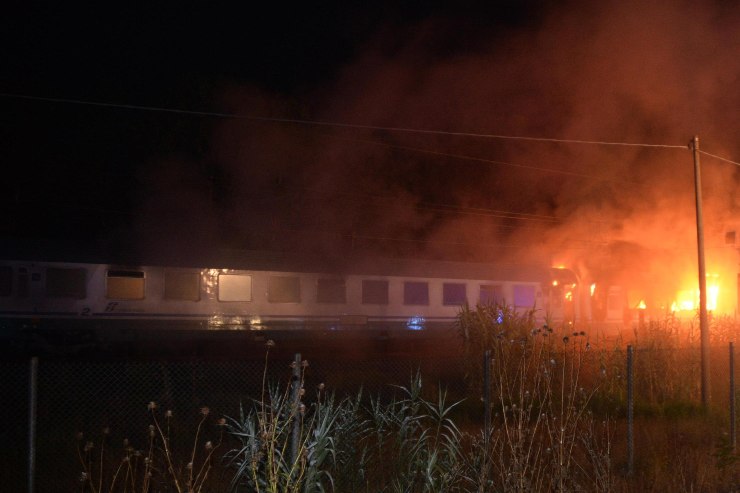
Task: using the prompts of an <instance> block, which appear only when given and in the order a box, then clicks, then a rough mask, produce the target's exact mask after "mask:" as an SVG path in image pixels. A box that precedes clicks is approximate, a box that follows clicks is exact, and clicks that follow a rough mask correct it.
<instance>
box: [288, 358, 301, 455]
mask: <svg viewBox="0 0 740 493" xmlns="http://www.w3.org/2000/svg"><path fill="white" fill-rule="evenodd" d="M292 366H293V376H292V377H291V381H290V386H291V405H292V406H293V412H292V415H293V427H292V430H291V431H292V434H291V440H290V460H291V464H295V463H296V461H297V460H298V443H299V441H300V432H301V423H300V410H299V403H300V400H301V353H296V354H295V358H294V359H293V365H292Z"/></svg>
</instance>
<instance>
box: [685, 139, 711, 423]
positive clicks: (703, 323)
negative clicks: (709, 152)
mask: <svg viewBox="0 0 740 493" xmlns="http://www.w3.org/2000/svg"><path fill="white" fill-rule="evenodd" d="M689 147H690V148H691V149H692V150H693V151H694V188H695V190H696V243H697V253H698V256H699V333H700V336H701V405H702V407H704V409H705V410H706V409H707V408H708V407H709V401H710V400H711V395H712V394H711V392H710V388H709V319H708V316H707V271H706V266H705V263H704V219H703V214H702V205H701V203H702V200H701V164H700V161H699V136H698V135H695V136H694V138H693V139H692V140H691V144H690V146H689Z"/></svg>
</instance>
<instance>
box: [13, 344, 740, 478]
mask: <svg viewBox="0 0 740 493" xmlns="http://www.w3.org/2000/svg"><path fill="white" fill-rule="evenodd" d="M458 354H459V353H458V352H457V351H456V350H454V349H450V350H448V351H444V350H442V351H438V352H437V354H433V355H425V356H419V355H412V354H407V353H398V354H394V353H393V352H392V351H391V352H387V353H385V354H382V355H381V354H380V353H378V352H373V353H368V355H367V356H366V357H360V356H358V354H357V352H352V351H347V352H346V353H343V352H342V351H338V350H336V348H329V350H327V351H325V352H323V353H318V352H314V354H305V355H304V358H305V359H307V360H308V362H309V363H308V367H307V368H306V371H305V388H306V392H307V398H310V396H311V394H312V393H313V392H315V389H316V387H317V386H318V385H319V384H324V385H325V386H326V388H327V389H328V390H330V391H335V392H336V393H337V394H338V395H356V394H357V392H358V391H359V389H360V388H362V390H363V393H364V395H373V396H382V397H385V398H387V397H389V396H390V395H392V394H393V392H397V391H398V389H397V387H396V386H408V384H409V382H410V380H411V378H412V376H413V375H414V374H415V373H416V372H417V371H420V372H421V375H422V376H423V378H424V382H425V387H426V388H427V389H428V390H430V391H433V392H436V389H437V384H438V383H439V384H440V385H442V386H443V387H445V388H446V389H447V390H448V392H449V394H450V399H451V400H458V399H461V398H464V397H467V398H468V401H470V402H469V404H470V406H469V408H470V409H474V412H475V410H478V409H480V416H479V417H478V418H479V419H480V420H481V422H482V419H483V405H482V403H480V402H479V400H480V396H472V397H473V398H471V396H469V395H467V394H468V392H467V389H466V384H465V381H464V375H463V368H464V362H463V361H462V360H461V359H460V357H459V356H458ZM604 354H605V357H604V358H602V359H600V360H599V361H600V363H599V364H600V365H601V366H602V368H603V370H604V371H608V372H609V374H610V375H611V376H613V378H612V379H611V380H610V381H611V385H612V388H611V389H609V392H612V393H613V395H614V396H615V397H616V398H617V400H619V401H621V402H625V399H626V375H627V372H626V351H622V350H620V349H612V350H610V351H608V352H605V353H604ZM710 355H711V380H710V381H711V395H712V405H713V406H714V407H715V408H716V409H717V410H718V412H720V413H721V414H722V415H724V416H729V402H730V387H729V382H730V368H729V353H728V347H727V346H714V347H713V348H712V349H711V352H710ZM292 360H293V358H292V357H291V355H290V354H288V353H282V354H274V355H270V357H269V359H268V360H267V363H266V361H265V357H264V354H263V355H262V357H261V358H258V357H250V358H245V359H244V360H243V361H234V360H198V361H172V360H170V361H167V360H159V361H152V360H149V361H125V360H114V361H104V360H100V359H98V360H88V359H84V360H83V359H74V360H73V359H65V358H55V359H45V358H40V359H38V360H37V371H36V379H35V387H34V382H33V381H32V378H31V374H32V372H31V368H32V360H31V359H29V358H18V359H11V360H8V359H6V360H5V361H3V362H1V363H0V371H1V372H2V379H1V380H0V392H1V393H2V394H1V395H2V396H3V405H2V406H0V409H1V411H0V413H1V414H0V418H1V419H2V423H3V426H2V427H1V428H0V438H2V443H3V445H4V446H3V447H2V448H0V450H1V451H0V467H2V470H3V471H5V473H4V476H3V485H2V487H0V490H2V491H28V489H29V482H30V481H31V478H33V483H34V486H35V488H34V490H35V491H78V490H79V488H80V482H79V474H80V472H81V467H80V459H79V457H78V455H77V454H78V452H77V450H78V447H84V444H85V443H87V441H91V442H93V444H94V446H95V447H97V449H96V452H98V453H99V451H100V450H99V448H100V446H101V443H104V446H105V447H106V452H105V453H110V454H121V451H122V449H123V445H122V444H123V442H124V440H128V441H129V443H130V444H131V445H132V446H133V447H135V448H137V449H142V448H144V447H145V446H146V442H147V437H148V431H149V425H150V424H151V423H152V415H151V412H150V411H149V410H148V408H147V406H148V403H149V402H156V403H157V406H158V412H164V411H165V410H171V411H172V415H173V418H172V420H171V423H172V426H173V430H174V429H176V430H174V431H173V433H174V434H173V437H174V438H173V443H174V442H176V443H177V446H178V447H180V449H181V450H184V451H187V450H189V449H190V448H192V437H193V434H194V433H193V432H194V430H195V428H196V427H197V424H198V421H199V420H200V418H201V417H202V415H201V414H200V412H201V408H203V407H208V408H209V410H210V415H209V418H208V420H207V425H206V426H204V428H203V434H202V437H201V440H200V441H201V442H203V441H205V440H212V441H214V443H215V442H216V441H217V440H219V433H220V430H221V429H220V428H219V427H217V426H215V425H214V424H215V422H216V420H217V419H219V418H220V417H223V416H226V417H237V416H238V415H239V413H240V406H241V405H244V406H245V407H246V406H249V405H250V404H251V403H252V402H253V401H254V400H258V399H259V398H260V395H261V392H262V388H263V379H266V380H267V381H270V382H277V383H279V384H280V385H281V386H283V388H285V386H287V385H289V380H290V376H291V369H290V363H291V361H292ZM633 361H634V366H633V375H634V381H633V389H634V402H635V411H636V413H637V414H643V415H650V413H657V412H660V413H663V415H661V416H657V417H663V416H665V413H671V412H675V413H678V414H680V413H687V412H693V411H691V409H699V408H700V395H701V389H700V384H701V378H700V369H701V354H700V351H699V348H697V347H689V348H659V347H640V346H639V345H637V346H636V347H635V351H634V360H633ZM597 368H598V367H597V366H594V369H593V371H594V372H596V371H598V370H597ZM734 371H735V373H736V372H737V369H735V370H734ZM735 376H736V375H735ZM32 392H35V394H33V395H35V397H36V407H35V409H36V415H35V419H32V413H31V411H32V407H31V405H30V402H29V400H30V398H31V395H32ZM689 408H690V409H689ZM658 409H660V411H656V410H658ZM687 409H689V410H688V411H687ZM671 410H673V411H671ZM32 422H33V423H34V424H35V442H34V445H35V448H33V449H32V448H31V442H30V440H29V429H30V428H31V426H32V425H31V423H32ZM80 433H81V434H82V438H80V437H79V435H78V434H80ZM617 439H619V437H617ZM32 451H33V454H31V452H32ZM31 456H33V457H34V458H35V463H34V466H33V471H30V470H29V469H30V468H29V464H30V458H31Z"/></svg>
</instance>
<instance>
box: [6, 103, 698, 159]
mask: <svg viewBox="0 0 740 493" xmlns="http://www.w3.org/2000/svg"><path fill="white" fill-rule="evenodd" d="M0 97H4V98H14V99H27V100H32V101H45V102H50V103H66V104H79V105H86V106H97V107H102V108H119V109H127V110H138V111H155V112H162V113H174V114H181V115H195V116H210V117H217V118H231V119H239V120H252V121H262V122H273V123H293V124H298V125H315V126H324V127H338V128H355V129H362V130H382V131H386V132H404V133H417V134H427V135H448V136H454V137H473V138H482V139H501V140H521V141H529V142H551V143H563V144H586V145H604V146H626V147H657V148H667V149H686V146H685V145H673V144H647V143H641V142H609V141H599V140H581V139H557V138H551V137H527V136H521V135H501V134H483V133H473V132H450V131H446V130H429V129H418V128H404V127H382V126H376V125H360V124H353V123H342V122H326V121H319V120H301V119H297V118H273V117H261V116H250V115H242V114H239V113H223V112H215V111H196V110H184V109H177V108H165V107H161V106H144V105H135V104H122V103H106V102H99V101H85V100H81V99H68V98H49V97H43V96H28V95H23V94H9V93H0Z"/></svg>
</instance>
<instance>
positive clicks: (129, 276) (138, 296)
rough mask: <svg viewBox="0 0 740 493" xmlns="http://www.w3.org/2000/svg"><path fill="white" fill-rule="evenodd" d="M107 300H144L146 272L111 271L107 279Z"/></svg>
mask: <svg viewBox="0 0 740 493" xmlns="http://www.w3.org/2000/svg"><path fill="white" fill-rule="evenodd" d="M105 281H106V282H105V296H106V298H111V299H116V300H143V299H144V272H143V271H140V270H109V271H108V272H107V275H106V279H105Z"/></svg>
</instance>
